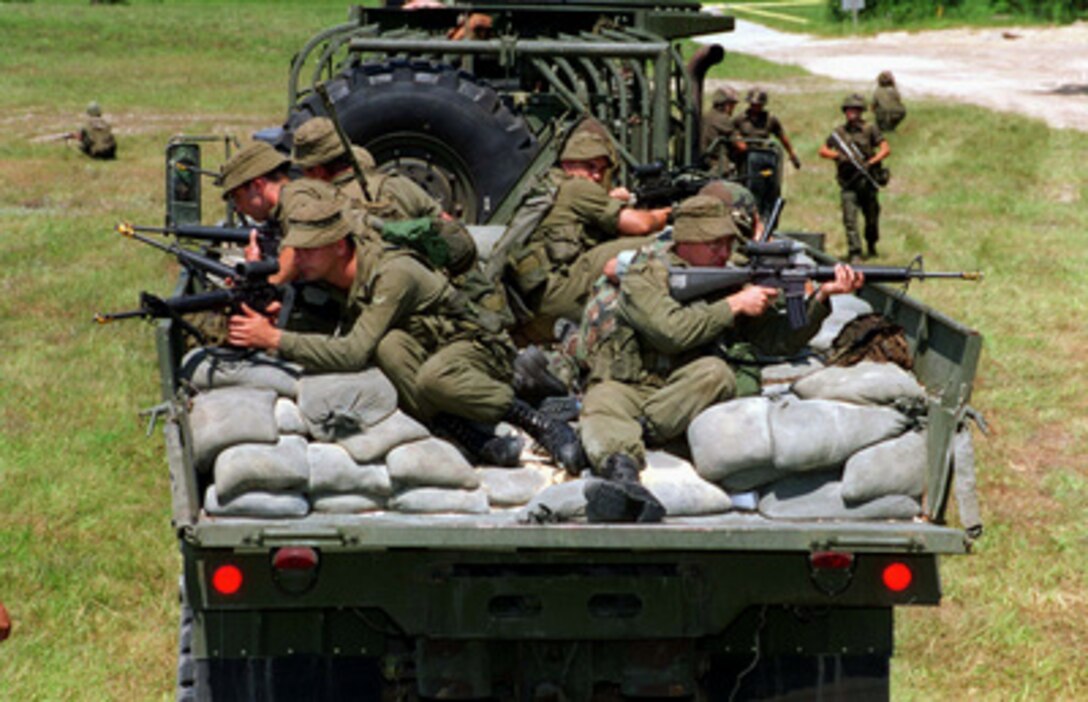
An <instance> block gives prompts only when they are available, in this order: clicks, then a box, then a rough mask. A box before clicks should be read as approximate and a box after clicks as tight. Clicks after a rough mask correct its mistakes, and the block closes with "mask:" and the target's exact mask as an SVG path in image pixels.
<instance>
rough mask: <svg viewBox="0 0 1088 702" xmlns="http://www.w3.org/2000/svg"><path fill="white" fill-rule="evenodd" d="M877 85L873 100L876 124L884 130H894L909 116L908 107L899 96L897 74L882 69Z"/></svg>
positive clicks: (877, 78)
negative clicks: (896, 82) (896, 85)
mask: <svg viewBox="0 0 1088 702" xmlns="http://www.w3.org/2000/svg"><path fill="white" fill-rule="evenodd" d="M876 86H877V87H876V90H874V91H873V100H872V108H873V116H874V117H875V118H876V126H878V127H880V131H882V132H894V131H895V128H896V127H898V126H899V123H900V122H902V121H903V118H904V117H906V116H907V108H906V107H905V106H904V105H903V99H902V98H901V97H900V96H899V89H898V88H896V87H895V76H893V75H892V72H891V71H881V72H880V75H878V76H877V77H876Z"/></svg>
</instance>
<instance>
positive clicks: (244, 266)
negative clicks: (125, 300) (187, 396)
mask: <svg viewBox="0 0 1088 702" xmlns="http://www.w3.org/2000/svg"><path fill="white" fill-rule="evenodd" d="M194 228H195V227H194ZM208 229H216V228H215V227H209V228H208ZM117 231H118V233H120V234H121V235H122V236H125V237H128V238H130V239H135V240H137V241H140V242H142V243H144V244H147V245H148V246H153V247H155V248H156V249H159V250H160V251H164V252H166V253H169V254H172V255H173V256H175V257H176V258H177V260H178V263H180V264H181V265H182V266H183V267H184V268H185V269H186V270H188V271H189V272H190V274H191V275H193V276H194V277H196V278H198V279H200V280H201V281H202V282H203V283H204V285H205V286H206V287H208V288H209V289H208V290H206V291H204V292H199V293H195V294H192V295H178V296H174V297H168V298H161V297H159V296H157V295H154V294H152V293H149V292H142V293H140V306H139V307H138V308H137V309H134V310H129V311H126V312H113V313H107V314H101V313H100V314H96V315H95V316H94V321H95V322H97V323H99V324H108V323H110V322H113V321H116V320H119V319H132V318H141V319H163V318H168V319H173V320H175V321H177V322H178V324H179V325H180V326H181V327H182V328H183V329H184V330H185V331H186V332H187V333H189V334H191V335H192V336H194V337H196V338H197V339H198V340H200V342H201V343H204V342H205V338H204V334H203V333H202V332H201V331H200V330H198V329H197V328H196V327H194V326H193V325H192V324H189V323H188V322H186V321H185V320H183V319H182V318H181V316H182V315H185V314H191V313H194V312H223V313H228V314H237V313H239V312H241V309H242V305H243V304H244V305H246V306H248V307H250V308H251V309H253V310H255V311H257V312H260V313H265V312H267V311H268V310H269V308H270V306H271V305H272V303H273V302H279V301H283V302H284V305H283V307H282V309H281V311H280V321H281V322H282V321H283V320H284V319H286V314H287V312H288V309H289V308H290V304H289V303H290V299H289V298H290V289H289V288H284V289H281V288H279V287H277V286H275V285H272V284H271V283H269V282H268V276H270V275H274V274H276V273H277V272H279V269H280V266H279V262H278V261H277V260H276V259H274V258H265V259H261V260H259V261H243V262H239V263H235V264H233V265H231V264H228V263H224V262H223V261H219V260H216V259H214V258H211V257H209V256H205V255H203V254H199V253H197V252H195V251H190V250H189V249H186V248H184V247H181V246H179V245H177V244H163V243H161V242H158V241H155V240H154V239H149V238H147V237H144V236H141V235H140V234H138V233H136V230H135V228H133V227H130V226H127V225H123V226H118V227H117ZM247 241H248V235H247ZM285 290H286V291H287V292H285ZM285 298H287V299H285Z"/></svg>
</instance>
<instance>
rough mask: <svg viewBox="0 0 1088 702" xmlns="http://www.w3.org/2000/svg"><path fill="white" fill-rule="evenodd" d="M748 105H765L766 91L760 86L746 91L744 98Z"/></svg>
mask: <svg viewBox="0 0 1088 702" xmlns="http://www.w3.org/2000/svg"><path fill="white" fill-rule="evenodd" d="M746 100H747V101H748V104H749V105H766V104H767V91H766V90H762V89H760V88H752V89H751V90H749V91H748V96H747V98H746Z"/></svg>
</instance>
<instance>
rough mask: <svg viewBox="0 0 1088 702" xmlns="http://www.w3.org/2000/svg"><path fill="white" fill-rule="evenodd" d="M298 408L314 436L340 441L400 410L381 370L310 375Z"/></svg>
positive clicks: (300, 386) (301, 390)
mask: <svg viewBox="0 0 1088 702" xmlns="http://www.w3.org/2000/svg"><path fill="white" fill-rule="evenodd" d="M298 406H299V409H300V410H302V416H303V417H304V418H305V419H306V425H307V427H308V428H309V430H310V434H311V436H313V437H314V438H315V439H317V440H318V441H336V440H338V439H342V438H346V437H348V436H351V435H352V434H356V433H358V432H359V431H361V430H363V429H365V428H367V427H372V426H374V425H375V424H377V423H378V422H380V421H382V420H383V419H385V418H386V417H388V416H389V415H391V414H393V412H395V411H396V409H397V391H396V388H394V387H393V384H392V383H390V382H389V379H388V378H386V377H385V375H383V374H382V372H381V371H380V370H378V369H377V368H369V369H367V370H365V371H362V372H360V373H328V374H324V375H312V376H306V377H304V378H302V380H300V381H299V384H298Z"/></svg>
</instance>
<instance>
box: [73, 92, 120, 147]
mask: <svg viewBox="0 0 1088 702" xmlns="http://www.w3.org/2000/svg"><path fill="white" fill-rule="evenodd" d="M72 136H74V137H78V138H79V150H80V151H82V152H83V153H85V154H87V155H88V156H90V157H91V158H98V159H103V160H107V161H108V160H112V159H114V158H117V140H116V139H114V137H113V129H111V128H110V123H109V122H107V121H106V120H105V118H103V117H102V107H101V106H99V104H98V102H95V101H92V102H91V103H90V104H89V105H87V122H86V124H84V125H83V126H82V127H81V128H80V130H79V132H78V133H77V134H73V135H72Z"/></svg>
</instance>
